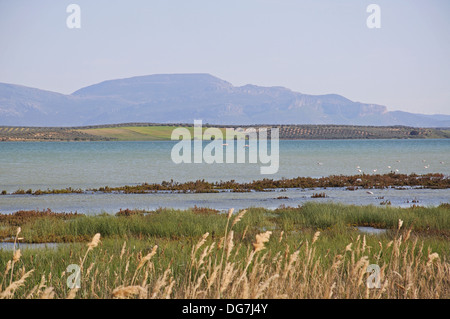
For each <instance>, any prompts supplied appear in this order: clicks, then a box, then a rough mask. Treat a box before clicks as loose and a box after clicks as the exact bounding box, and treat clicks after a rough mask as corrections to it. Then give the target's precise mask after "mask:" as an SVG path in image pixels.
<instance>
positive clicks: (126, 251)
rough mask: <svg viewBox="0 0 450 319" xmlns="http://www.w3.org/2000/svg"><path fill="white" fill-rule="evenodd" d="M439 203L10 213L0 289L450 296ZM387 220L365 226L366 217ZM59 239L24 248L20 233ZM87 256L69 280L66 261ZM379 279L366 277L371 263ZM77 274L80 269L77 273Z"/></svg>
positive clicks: (3, 292) (0, 258) (12, 294)
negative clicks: (376, 282)
mask: <svg viewBox="0 0 450 319" xmlns="http://www.w3.org/2000/svg"><path fill="white" fill-rule="evenodd" d="M449 213H450V208H449V205H448V204H445V205H440V206H437V207H428V208H426V207H419V206H415V207H410V208H394V207H386V208H384V207H383V208H381V207H376V206H362V207H361V206H350V205H339V204H316V203H309V204H306V205H303V206H301V207H280V208H278V209H276V210H267V209H264V208H250V209H248V210H240V211H236V212H234V211H233V210H232V209H230V210H229V211H228V212H225V213H223V212H218V211H217V210H213V209H208V208H200V207H194V208H192V209H189V210H171V209H160V210H156V211H139V210H121V211H119V212H117V213H116V214H114V215H109V214H99V215H96V216H85V215H82V214H73V213H72V214H71V213H53V212H51V211H43V212H26V211H22V212H16V213H14V214H6V215H1V218H0V223H1V230H2V232H1V236H2V238H3V239H4V240H9V241H12V242H13V243H15V250H1V251H0V262H1V265H3V269H2V273H1V275H0V283H1V286H0V296H1V297H2V298H449V297H450V264H449V258H450V253H449V252H450V240H449V238H450V219H449V218H448V214H449ZM359 226H366V227H374V228H376V229H385V230H386V231H385V232H382V233H381V234H367V233H364V232H361V231H360V230H359V229H358V227H359ZM25 242H31V243H35V242H53V243H60V244H59V245H58V246H57V247H56V248H52V249H22V250H21V249H20V243H25ZM70 264H77V265H79V266H80V273H79V276H80V287H79V288H76V287H75V288H73V287H72V288H73V289H69V288H68V287H67V281H68V279H69V276H70V275H71V274H72V272H71V271H68V270H67V267H68V265H70ZM373 264H375V265H378V266H379V267H380V269H381V273H380V287H379V288H369V287H368V285H367V280H368V276H369V275H370V273H369V272H366V271H367V269H368V267H369V265H373ZM72 278H73V277H72Z"/></svg>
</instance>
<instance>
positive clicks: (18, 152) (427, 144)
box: [0, 139, 450, 213]
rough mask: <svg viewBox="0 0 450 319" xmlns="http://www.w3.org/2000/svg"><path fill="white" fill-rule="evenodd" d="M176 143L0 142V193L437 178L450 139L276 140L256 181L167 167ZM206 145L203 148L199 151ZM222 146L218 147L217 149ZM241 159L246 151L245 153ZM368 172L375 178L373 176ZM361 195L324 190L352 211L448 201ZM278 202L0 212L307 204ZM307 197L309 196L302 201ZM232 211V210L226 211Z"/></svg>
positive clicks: (62, 203)
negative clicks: (273, 154)
mask: <svg viewBox="0 0 450 319" xmlns="http://www.w3.org/2000/svg"><path fill="white" fill-rule="evenodd" d="M175 144H176V142H173V141H151V142H147V141H146V142H3V143H0V191H1V190H6V191H7V192H13V191H15V190H17V189H24V190H27V189H30V188H31V189H33V190H36V189H47V188H49V189H61V188H66V187H72V188H81V189H88V188H98V187H102V186H123V185H136V184H140V183H144V182H147V183H160V182H162V181H164V180H166V181H167V180H171V179H173V180H175V181H180V182H183V181H192V180H197V179H205V180H207V181H219V180H232V179H234V180H236V181H238V182H245V181H252V180H257V179H262V178H273V179H279V178H283V177H285V178H292V177H297V176H311V177H321V176H328V175H339V174H343V175H355V174H359V172H358V169H360V170H361V171H362V172H363V173H366V174H374V173H377V174H382V173H388V172H390V171H396V170H398V172H399V173H408V174H409V173H417V174H425V173H431V172H432V173H443V174H446V175H450V140H448V139H424V140H418V139H414V140H295V141H287V140H283V141H280V146H279V149H280V151H279V160H280V163H279V170H278V172H277V173H276V174H273V175H261V174H260V167H261V166H267V164H261V163H259V162H258V163H256V164H249V163H246V164H238V163H233V164H231V163H227V164H225V163H224V164H206V163H200V164H194V163H192V164H175V163H174V162H173V161H172V160H171V150H172V148H173V146H174V145H175ZM207 144H208V143H204V146H205V145H207ZM226 147H229V146H224V149H225V148H226ZM247 152H248V150H247ZM374 170H376V171H374ZM380 192H383V195H380V194H378V195H379V196H377V194H376V193H375V192H374V195H371V196H369V197H368V196H365V195H367V194H366V193H365V192H364V191H362V190H361V191H353V192H352V191H345V190H342V189H334V190H333V189H328V190H327V195H329V198H326V199H324V200H333V201H338V202H346V203H353V204H371V203H373V204H379V202H380V201H381V200H379V199H377V198H376V197H380V196H384V200H390V201H391V203H392V205H399V206H402V205H407V204H409V203H408V201H410V202H411V200H413V199H417V200H419V204H420V205H438V204H440V203H441V202H448V201H450V190H420V189H414V190H412V189H410V190H394V189H390V190H380ZM288 193H289V194H287V193H283V194H281V195H283V196H288V197H289V200H287V202H283V201H282V200H275V199H274V198H275V197H277V196H279V195H280V194H278V195H277V196H274V195H276V194H275V193H273V192H269V193H253V192H252V193H246V194H241V193H220V194H146V195H120V194H96V195H92V194H71V195H45V196H14V195H3V196H0V212H11V211H15V210H18V209H35V208H39V209H43V208H51V209H52V210H55V211H78V212H88V213H99V212H101V210H104V211H107V212H115V211H117V210H118V209H119V208H155V207H176V208H186V207H192V206H194V205H197V206H209V207H216V208H220V209H225V208H227V207H229V206H230V205H233V207H235V208H238V207H248V206H263V207H276V206H278V205H280V204H289V205H291V206H296V205H297V204H300V203H301V202H303V201H304V200H306V199H308V200H311V198H310V195H311V194H309V193H308V194H309V195H308V194H305V190H288ZM308 196H309V197H308ZM234 204H236V205H234Z"/></svg>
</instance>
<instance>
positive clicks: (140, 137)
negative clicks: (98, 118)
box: [79, 126, 225, 141]
mask: <svg viewBox="0 0 450 319" xmlns="http://www.w3.org/2000/svg"><path fill="white" fill-rule="evenodd" d="M175 128H176V127H174V126H125V127H111V128H91V129H83V130H79V131H80V132H82V133H85V134H89V135H94V136H99V137H106V138H110V139H115V140H118V141H168V140H171V135H172V131H173V130H174V129H175ZM185 129H187V130H188V131H189V132H190V134H191V136H192V137H193V138H198V139H201V138H203V139H206V140H210V139H211V135H210V134H202V135H203V136H200V135H198V136H197V135H194V128H193V127H185ZM206 129H207V128H205V127H203V128H202V132H205V130H206ZM220 130H221V132H222V134H223V136H225V128H220Z"/></svg>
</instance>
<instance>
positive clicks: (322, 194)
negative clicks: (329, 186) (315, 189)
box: [311, 193, 328, 198]
mask: <svg viewBox="0 0 450 319" xmlns="http://www.w3.org/2000/svg"><path fill="white" fill-rule="evenodd" d="M326 197H328V195H327V194H325V193H314V194H312V195H311V198H326Z"/></svg>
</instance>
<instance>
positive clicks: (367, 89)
mask: <svg viewBox="0 0 450 319" xmlns="http://www.w3.org/2000/svg"><path fill="white" fill-rule="evenodd" d="M71 3H76V4H78V5H80V7H81V29H69V28H67V26H66V18H67V16H68V15H69V14H68V13H66V7H67V6H68V5H69V4H71ZM371 3H375V4H378V5H380V7H381V29H369V28H367V26H366V19H367V17H368V16H369V13H367V12H366V8H367V6H368V5H369V4H371ZM0 41H1V42H0V82H6V83H15V84H22V85H26V86H32V87H37V88H40V89H46V90H51V91H56V92H61V93H71V92H73V91H75V90H77V89H79V88H81V87H83V86H86V85H90V84H94V83H97V82H101V81H104V80H109V79H115V78H124V77H131V76H136V75H146V74H155V73H210V74H212V75H215V76H217V77H220V78H222V79H224V80H227V81H229V82H231V83H232V84H234V85H245V84H247V83H252V84H256V85H262V86H285V87H288V88H290V89H292V90H295V91H299V92H302V93H308V94H325V93H337V94H341V95H344V96H345V97H347V98H349V99H351V100H354V101H361V102H367V103H376V104H382V105H386V106H387V107H388V108H389V109H390V110H405V111H410V112H420V113H428V114H431V113H445V114H450V1H448V0H427V1H426V0H421V1H417V0H385V1H384V0H383V1H382V0H370V1H366V0H339V1H337V0H320V1H319V0H309V1H300V0H177V1H175V0H158V1H149V0H145V1H138V0H128V1H125V0H121V1H118V0H116V1H112V0H107V1H106V0H89V1H87V0H86V1H84V0H71V1H61V0H52V1H50V0H48V1H23V0H14V1H10V0H7V1H4V0H0Z"/></svg>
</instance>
